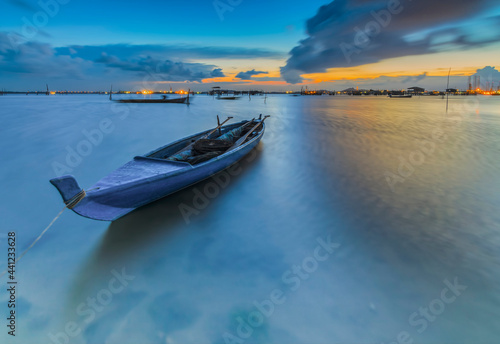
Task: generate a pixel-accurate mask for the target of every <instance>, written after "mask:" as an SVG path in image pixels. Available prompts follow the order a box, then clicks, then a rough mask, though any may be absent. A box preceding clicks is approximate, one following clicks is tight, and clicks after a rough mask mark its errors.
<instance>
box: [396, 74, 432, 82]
mask: <svg viewBox="0 0 500 344" xmlns="http://www.w3.org/2000/svg"><path fill="white" fill-rule="evenodd" d="M426 77H427V72H425V73H423V74H420V75H417V76H409V77H407V78H406V79H404V80H403V81H402V82H403V83H406V82H419V81H422V80H424V79H425V78H426Z"/></svg>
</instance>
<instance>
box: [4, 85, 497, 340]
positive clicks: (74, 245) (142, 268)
mask: <svg viewBox="0 0 500 344" xmlns="http://www.w3.org/2000/svg"><path fill="white" fill-rule="evenodd" d="M0 104H1V109H2V110H1V116H2V129H1V135H0V142H1V145H2V147H3V150H2V160H3V164H2V167H1V169H0V173H1V175H0V180H1V183H2V184H1V186H2V190H3V192H2V193H1V196H0V197H1V201H0V202H1V205H2V206H1V208H0V209H1V214H0V215H1V217H2V237H1V240H2V247H4V249H3V252H5V253H3V254H5V256H6V252H7V250H6V233H7V232H8V231H15V232H16V233H17V244H18V246H17V248H18V251H21V250H23V249H25V248H26V247H27V246H28V245H29V244H30V243H31V242H32V241H33V240H34V239H35V238H36V237H37V236H38V234H39V233H40V232H41V231H42V230H43V229H44V228H45V226H46V225H47V224H48V223H49V222H50V221H51V220H52V218H53V217H54V216H55V215H56V214H57V213H58V212H59V210H60V209H61V208H62V206H63V203H62V201H61V199H60V197H59V194H58V193H57V191H56V190H55V188H53V187H52V186H51V185H50V184H49V182H48V180H49V179H50V178H53V177H54V176H56V174H57V173H58V172H61V170H60V169H61V168H62V169H66V170H65V171H64V172H68V173H70V174H73V175H74V176H75V177H76V178H77V180H78V181H79V183H80V185H81V186H82V187H84V188H86V187H89V186H91V185H92V184H94V183H95V182H96V181H97V180H99V179H100V178H101V177H103V176H105V175H106V174H108V173H109V172H111V171H112V170H114V169H115V168H117V167H119V166H120V165H122V164H124V163H126V162H127V161H128V160H130V159H131V158H132V157H133V156H135V155H140V154H144V153H147V152H149V151H151V150H153V149H155V148H157V147H159V146H162V145H164V144H166V143H169V142H171V141H174V140H177V139H179V138H182V137H184V136H187V135H189V134H192V133H195V132H199V131H202V130H205V129H208V128H210V127H213V126H214V124H215V122H216V120H215V116H216V115H217V114H218V115H220V117H221V118H225V117H226V116H234V117H235V118H234V120H233V121H239V120H243V119H251V118H253V117H257V116H258V115H259V114H261V113H262V114H267V115H271V116H272V117H271V118H269V119H268V120H267V129H266V133H265V135H264V138H263V140H262V142H261V143H260V145H259V147H258V149H257V150H256V151H255V152H254V153H253V154H251V155H250V156H249V157H247V158H245V159H244V160H243V161H242V162H241V163H240V164H238V165H237V166H236V167H235V169H234V171H235V172H234V173H232V174H226V175H225V176H222V177H221V176H219V177H220V178H222V179H221V180H223V182H221V181H220V180H219V182H220V183H221V185H223V186H222V187H218V188H217V189H214V187H213V186H214V185H217V184H213V183H214V182H215V180H207V181H204V182H202V183H200V184H198V185H196V186H194V187H191V188H188V189H185V190H183V191H181V192H179V193H177V194H175V195H172V196H170V197H167V198H165V199H162V200H160V201H158V202H155V203H153V204H150V205H148V206H146V207H144V208H142V209H140V210H138V211H135V212H134V213H132V214H130V215H128V216H126V217H124V218H122V219H120V220H119V221H116V222H114V223H112V224H110V223H107V222H98V221H92V220H89V219H85V218H82V217H80V216H77V215H76V214H74V213H72V212H70V211H66V212H65V213H64V214H63V215H62V217H61V218H60V219H59V220H58V221H57V222H56V224H55V225H54V226H53V228H51V229H50V231H49V232H47V234H46V235H45V236H44V237H43V239H42V240H41V241H40V242H39V243H38V244H37V245H36V246H35V248H33V249H32V250H31V251H30V252H29V253H28V254H27V255H26V256H25V257H24V258H23V259H22V260H21V261H20V262H19V263H18V267H17V278H18V281H19V282H18V283H19V284H18V291H17V314H18V328H17V336H16V337H17V338H16V342H23V343H40V342H47V343H50V342H57V340H59V341H60V342H61V343H64V342H65V339H66V337H65V336H67V338H69V337H70V335H73V334H76V335H75V336H71V341H70V342H71V343H104V342H106V343H224V342H231V341H229V339H228V338H232V340H233V341H234V342H240V341H238V340H241V341H243V342H245V343H311V344H314V343H318V344H322V343H389V342H394V341H397V339H398V336H403V337H404V338H406V337H408V336H409V338H411V339H413V340H414V342H418V343H442V342H447V343H496V342H497V341H498V338H500V330H499V327H498V318H499V317H500V307H499V306H500V293H499V291H500V290H499V289H500V288H499V283H500V269H499V267H500V265H499V263H500V253H499V252H500V250H499V247H500V237H499V233H500V215H499V212H498V209H499V206H500V192H499V191H500V183H499V177H498V176H499V175H500V159H499V157H500V156H499V152H500V139H499V137H500V136H499V134H500V111H499V104H500V98H495V97H452V98H451V99H450V111H449V113H448V114H446V113H445V111H444V110H445V102H444V101H443V99H441V98H440V97H416V98H412V99H388V98H385V97H326V96H323V97H290V96H285V95H279V96H278V95H277V96H270V97H268V98H267V100H265V99H264V98H263V97H253V98H252V99H251V100H250V101H249V100H248V99H247V98H244V97H243V98H241V99H239V100H236V101H220V100H214V99H213V98H211V97H207V96H196V97H194V98H193V99H192V104H191V105H190V106H186V105H179V104H139V105H133V104H115V103H111V102H109V101H108V100H107V98H106V96H98V95H87V96H83V95H80V96H78V95H74V96H50V97H46V96H32V95H30V96H3V97H0ZM103 121H104V123H105V128H106V131H105V132H104V131H102V127H101V128H100V126H102V125H103V124H102V123H103ZM97 130H99V131H100V132H101V134H102V139H101V138H100V134H98V133H96V131H97ZM89 135H94V136H92V137H93V140H94V144H92V145H91V146H88V145H87V146H86V144H85V143H82V142H83V141H85V140H87V141H88V140H89V138H88V137H87V136H89ZM89 142H90V141H89ZM89 147H90V148H89ZM85 148H86V149H87V150H85ZM78 149H80V151H82V152H85V154H87V155H86V156H81V157H80V159H78V158H76V159H74V160H69V161H70V162H71V163H72V166H70V165H69V164H68V161H67V160H66V159H67V158H68V154H70V153H69V152H72V151H78ZM227 176H229V177H227ZM224 178H225V179H224ZM207 192H208V194H207ZM200 193H202V194H204V195H205V196H207V195H208V196H210V197H212V198H210V197H208V196H207V197H208V201H206V202H203V201H200V198H199V197H198V198H196V195H199V194H200ZM181 205H184V206H187V207H190V208H191V209H194V210H196V211H195V212H193V213H189V215H186V214H185V213H184V215H183V213H182V212H181V210H180V208H179V207H180V206H181ZM197 206H198V208H197ZM318 240H319V241H318ZM329 240H330V241H332V242H334V243H335V247H336V248H335V249H334V250H333V251H332V253H329V254H327V258H325V260H322V261H318V260H317V259H316V258H314V257H315V255H314V254H315V250H316V248H317V247H318V245H319V242H320V241H324V242H326V241H329ZM321 252H322V254H325V252H326V251H325V250H324V249H323V251H321ZM2 261H5V259H4V260H2ZM314 262H316V265H314ZM303 263H304V264H306V266H308V267H309V269H310V271H311V272H310V273H305V272H304V270H303V269H302V271H301V272H300V273H295V274H294V273H293V271H296V270H294V266H296V265H302V264H303ZM307 264H309V265H307ZM1 266H2V267H5V263H3V264H2V265H1ZM113 270H114V271H115V272H114V273H113V272H112V271H113ZM117 273H125V274H126V275H128V276H131V277H130V278H129V280H125V282H124V283H123V284H126V285H124V286H123V288H118V286H119V285H118V284H116V285H113V286H112V287H110V281H112V280H113V278H116V277H115V274H117ZM283 276H285V278H283ZM292 277H294V278H295V279H291V278H292ZM447 283H448V284H447ZM449 283H451V284H458V285H461V286H463V287H462V289H460V287H459V290H458V292H457V294H459V295H456V294H450V292H445V294H444V295H445V298H446V300H450V298H452V296H455V298H454V299H453V301H450V302H444V301H443V296H442V295H443V290H444V289H445V288H448V289H449ZM4 285H5V284H4ZM5 289H6V288H2V291H1V294H0V297H1V300H2V304H4V306H3V308H2V309H3V311H2V314H4V315H5V314H7V313H6V312H7V307H6V306H5V305H6V302H7V293H6V290H5ZM111 289H113V290H115V291H114V292H110V290H111ZM117 289H120V291H117ZM276 289H278V290H280V291H281V292H282V295H281V297H280V298H279V300H280V301H282V302H280V303H279V304H275V305H274V309H273V312H269V313H272V314H266V315H265V316H262V317H261V318H259V317H258V316H257V318H254V321H258V325H255V326H253V327H250V330H249V328H248V327H247V328H246V330H247V331H246V332H244V331H243V328H242V327H241V326H240V323H241V319H243V321H245V322H246V323H248V322H249V321H251V319H248V317H249V316H250V317H252V314H253V316H255V315H256V313H255V312H256V311H257V310H258V308H256V305H255V302H256V303H258V304H262V303H263V302H264V300H269V299H270V298H271V295H272V294H273V291H274V290H276ZM109 295H111V298H109ZM93 300H94V301H93ZM95 300H97V301H95ZM99 300H101V301H99ZM436 300H437V301H436ZM92 302H96V303H92ZM101 302H103V303H104V304H103V303H101ZM264 304H265V302H264ZM92 305H94V306H92ZM429 306H431V311H430V312H431V313H429V316H428V318H426V317H425V316H424V315H422V314H419V312H420V309H422V308H424V311H425V308H429ZM268 310H269V308H268ZM432 310H434V313H433V312H432ZM415 312H417V314H416V316H415V314H414V313H415ZM412 317H413V318H412ZM410 319H413V321H411V320H410ZM70 321H74V322H75V324H73V323H70V325H69V327H68V323H69V322H70ZM254 324H256V323H254ZM239 326H240V327H239ZM68 328H69V330H68ZM238 330H240V332H238ZM242 331H243V332H242ZM63 333H65V334H63ZM242 334H243V335H244V337H245V338H242V337H241V335H242ZM51 336H52V337H51ZM231 336H234V337H231ZM405 336H406V337H405ZM403 337H401V338H403ZM0 338H2V339H1V340H2V342H5V341H7V342H14V341H12V338H10V336H8V335H7V333H6V330H5V327H4V329H3V330H2V331H1V332H0ZM51 338H56V339H54V340H52V339H51ZM234 338H239V339H234Z"/></svg>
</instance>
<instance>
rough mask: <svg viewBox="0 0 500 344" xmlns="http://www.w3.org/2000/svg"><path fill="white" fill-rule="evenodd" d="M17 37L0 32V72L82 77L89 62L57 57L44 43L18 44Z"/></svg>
mask: <svg viewBox="0 0 500 344" xmlns="http://www.w3.org/2000/svg"><path fill="white" fill-rule="evenodd" d="M18 38H19V37H18V36H16V35H14V34H7V33H3V32H0V71H1V72H2V73H19V74H33V75H43V76H45V77H55V78H59V77H71V78H81V77H83V74H82V68H85V66H87V65H88V64H89V62H87V63H86V62H85V61H83V60H82V59H80V58H73V57H69V56H57V55H55V54H54V50H53V48H52V47H51V46H50V45H49V44H46V43H40V42H35V41H27V42H23V43H20V41H19V40H18Z"/></svg>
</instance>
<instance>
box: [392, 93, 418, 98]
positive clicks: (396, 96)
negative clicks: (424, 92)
mask: <svg viewBox="0 0 500 344" xmlns="http://www.w3.org/2000/svg"><path fill="white" fill-rule="evenodd" d="M388 97H389V98H411V97H413V95H411V94H389V95H388Z"/></svg>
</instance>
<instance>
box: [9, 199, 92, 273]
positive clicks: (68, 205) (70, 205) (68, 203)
mask: <svg viewBox="0 0 500 344" xmlns="http://www.w3.org/2000/svg"><path fill="white" fill-rule="evenodd" d="M86 195H87V193H86V192H85V190H83V189H82V191H80V192H79V193H77V194H76V195H75V196H73V197H72V198H71V199H69V200H68V201H66V202H64V203H66V205H65V206H64V208H62V209H61V211H60V212H59V214H57V216H56V217H54V219H53V220H52V221H51V222H50V223H49V225H48V226H47V227H46V228H45V229H44V230H43V231H42V233H40V235H39V236H38V238H36V239H35V241H33V243H31V245H30V246H29V247H28V248H27V249H26V250H24V252H23V253H21V255H20V256H19V257H18V258H17V259H16V261H15V263H17V262H18V261H19V260H20V259H21V258H22V257H23V256H24V255H25V254H26V252H28V251H29V250H31V248H32V247H33V246H35V244H36V243H37V242H38V240H40V239H41V238H42V236H43V235H44V234H45V232H47V231H48V230H49V228H50V227H52V225H53V224H54V222H56V220H57V219H58V218H59V217H60V216H61V215H62V213H63V212H64V210H66V208H68V209H73V208H74V207H75V206H76V205H77V204H78V203H80V201H81V200H82V199H84V198H85V196H86ZM7 270H8V267H7V269H5V271H4V272H2V274H1V275H0V278H2V277H3V275H5V274H6V273H7Z"/></svg>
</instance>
